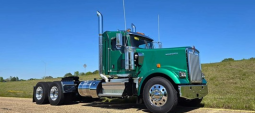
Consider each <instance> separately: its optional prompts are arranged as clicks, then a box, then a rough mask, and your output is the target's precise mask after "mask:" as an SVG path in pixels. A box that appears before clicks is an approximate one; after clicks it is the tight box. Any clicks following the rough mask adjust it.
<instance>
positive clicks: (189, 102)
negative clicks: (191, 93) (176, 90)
mask: <svg viewBox="0 0 255 113" xmlns="http://www.w3.org/2000/svg"><path fill="white" fill-rule="evenodd" d="M202 100H203V98H201V99H185V98H180V99H179V104H180V105H181V106H187V107H197V106H199V105H200V103H201V101H202Z"/></svg>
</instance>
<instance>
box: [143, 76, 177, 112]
mask: <svg viewBox="0 0 255 113" xmlns="http://www.w3.org/2000/svg"><path fill="white" fill-rule="evenodd" d="M143 101H144V104H145V106H146V107H147V108H148V110H150V111H151V112H154V113H166V112H169V111H172V110H173V109H174V108H175V107H176V105H177V102H178V97H177V91H176V90H175V88H174V87H173V85H172V84H171V82H170V81H168V80H167V79H166V78H163V77H153V78H151V79H150V80H149V81H147V83H146V84H145V86H144V89H143Z"/></svg>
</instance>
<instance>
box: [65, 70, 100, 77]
mask: <svg viewBox="0 0 255 113" xmlns="http://www.w3.org/2000/svg"><path fill="white" fill-rule="evenodd" d="M98 73H99V71H98V70H95V71H93V72H90V71H89V72H87V73H84V72H79V71H75V72H74V74H72V73H66V74H65V75H64V77H71V76H85V75H91V74H98Z"/></svg>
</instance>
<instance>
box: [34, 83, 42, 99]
mask: <svg viewBox="0 0 255 113" xmlns="http://www.w3.org/2000/svg"><path fill="white" fill-rule="evenodd" d="M35 94H36V96H35V97H36V99H37V100H41V99H42V97H43V88H42V87H41V86H39V87H37V88H36V93H35Z"/></svg>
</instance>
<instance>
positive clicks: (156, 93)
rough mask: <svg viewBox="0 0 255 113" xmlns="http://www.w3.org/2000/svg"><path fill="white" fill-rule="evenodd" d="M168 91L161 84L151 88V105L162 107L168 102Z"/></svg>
mask: <svg viewBox="0 0 255 113" xmlns="http://www.w3.org/2000/svg"><path fill="white" fill-rule="evenodd" d="M167 96H168V95H167V90H166V88H165V87H164V86H162V85H160V84H155V85H153V86H152V87H151V88H150V91H149V97H150V102H151V105H154V106H157V107H160V106H163V105H165V104H166V102H167Z"/></svg>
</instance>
